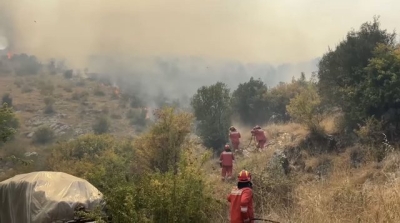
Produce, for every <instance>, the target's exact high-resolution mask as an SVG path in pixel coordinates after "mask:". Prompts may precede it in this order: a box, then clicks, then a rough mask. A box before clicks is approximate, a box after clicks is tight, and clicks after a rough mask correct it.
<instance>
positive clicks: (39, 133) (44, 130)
mask: <svg viewBox="0 0 400 223" xmlns="http://www.w3.org/2000/svg"><path fill="white" fill-rule="evenodd" d="M54 139H55V134H54V131H53V130H52V129H51V128H50V127H48V126H42V127H39V128H38V129H37V130H36V131H35V133H34V136H33V142H34V143H38V144H47V143H50V142H52V141H53V140H54Z"/></svg>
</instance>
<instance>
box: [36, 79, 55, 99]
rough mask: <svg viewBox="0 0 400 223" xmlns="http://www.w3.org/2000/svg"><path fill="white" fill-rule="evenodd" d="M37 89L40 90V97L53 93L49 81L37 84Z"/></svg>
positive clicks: (52, 86) (51, 84)
mask: <svg viewBox="0 0 400 223" xmlns="http://www.w3.org/2000/svg"><path fill="white" fill-rule="evenodd" d="M37 87H38V89H39V90H40V94H41V95H45V96H48V95H52V94H53V92H54V85H53V83H51V81H47V82H45V81H39V82H38V83H37Z"/></svg>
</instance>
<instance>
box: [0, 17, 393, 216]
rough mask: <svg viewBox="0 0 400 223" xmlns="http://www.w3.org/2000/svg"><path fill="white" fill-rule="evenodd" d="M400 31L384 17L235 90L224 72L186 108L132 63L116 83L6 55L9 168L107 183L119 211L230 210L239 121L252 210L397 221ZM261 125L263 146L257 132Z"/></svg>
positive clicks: (2, 66) (6, 172)
mask: <svg viewBox="0 0 400 223" xmlns="http://www.w3.org/2000/svg"><path fill="white" fill-rule="evenodd" d="M395 37H396V34H395V33H388V32H387V31H386V30H381V29H380V27H379V22H378V20H377V19H376V18H375V19H374V21H373V22H372V23H365V24H363V25H362V26H361V27H360V30H359V31H351V32H349V33H348V35H347V36H346V38H345V39H344V40H343V41H342V42H341V43H340V44H339V45H338V46H337V47H336V48H335V49H334V50H329V51H328V52H327V53H326V54H324V55H323V56H322V58H321V60H320V62H319V71H318V73H317V74H314V75H312V76H311V78H306V76H308V75H306V74H305V73H301V75H300V77H299V78H298V79H296V78H293V79H292V81H291V82H286V83H280V84H278V85H276V86H274V87H269V86H267V84H266V83H264V82H263V81H262V80H261V79H255V78H250V80H248V81H247V82H244V83H241V84H239V85H238V86H237V88H235V89H231V88H230V87H228V85H227V84H226V83H224V82H216V83H214V84H212V85H207V86H202V87H200V88H198V89H197V91H196V92H195V93H194V95H190V99H191V100H190V108H188V107H187V103H186V104H184V105H182V104H180V101H179V100H174V99H176V98H168V97H167V96H168V95H163V94H162V93H161V95H158V96H156V97H155V98H152V97H151V96H148V95H147V96H146V94H145V93H146V92H148V90H149V89H144V90H143V89H142V90H141V89H140V85H141V84H140V83H139V82H136V81H128V80H129V79H130V78H128V77H129V75H128V76H127V79H125V80H122V82H124V83H123V84H124V86H123V87H122V85H121V89H119V87H118V86H117V85H118V84H119V83H114V82H113V80H112V78H115V77H107V75H105V76H102V77H101V76H99V75H96V74H93V73H91V74H90V73H88V72H87V70H85V71H84V72H83V73H84V74H83V75H82V72H80V71H77V70H69V69H68V68H66V67H64V66H61V65H59V64H58V65H55V62H54V61H50V62H49V63H47V64H43V63H41V62H38V61H37V59H36V58H35V57H34V56H28V55H25V54H22V55H14V56H11V55H9V56H4V57H2V58H0V84H1V86H0V94H1V95H2V102H5V103H7V104H9V105H12V106H11V108H12V109H10V108H9V107H8V106H7V104H3V106H2V107H1V108H0V109H1V110H0V118H1V119H0V121H1V122H0V139H1V141H2V143H1V144H0V148H1V149H0V158H1V159H0V180H2V179H6V178H8V177H10V176H13V175H15V174H19V173H25V172H31V171H36V170H48V171H61V172H65V173H68V174H71V175H74V176H77V177H81V178H84V179H86V180H88V181H89V182H90V183H92V184H93V185H94V186H95V187H97V188H98V189H99V190H100V191H101V192H102V193H103V194H104V199H105V200H106V202H107V211H106V213H107V216H112V218H113V222H121V223H131V222H149V223H150V222H157V223H158V222H162V223H175V222H182V223H186V222H193V223H206V222H222V223H225V222H229V217H228V212H229V204H228V202H227V199H226V198H227V195H228V194H229V192H230V190H231V188H232V187H233V186H235V184H236V179H235V177H234V178H233V179H232V180H230V181H229V180H227V181H224V180H222V179H221V173H220V172H221V168H220V166H219V160H218V158H219V155H220V153H221V151H222V150H223V148H224V146H225V145H226V144H227V143H230V138H229V135H228V132H229V129H231V126H232V125H233V126H235V127H236V128H237V129H238V130H239V131H240V132H241V134H242V137H241V149H242V150H243V152H242V153H240V152H239V153H235V156H236V161H235V163H234V167H233V172H234V173H233V174H234V176H236V174H237V173H238V171H240V170H242V169H246V170H248V171H250V172H251V173H252V183H253V193H254V194H253V198H254V204H255V215H256V217H261V218H267V219H271V220H275V221H279V222H296V223H297V222H300V223H303V222H304V223H305V222H307V223H308V222H399V221H400V214H399V213H400V208H399V207H400V197H399V196H400V195H399V193H398V190H399V186H398V185H399V179H400V177H399V176H400V175H399V173H400V166H399V165H400V164H399V162H400V154H399V139H400V119H399V117H400V116H399V115H400V102H399V100H398V98H399V95H400V88H398V86H399V85H400V44H399V43H396V41H395ZM121 75H122V74H121ZM120 81H121V80H120ZM138 83H139V84H138ZM181 84H185V82H184V81H182V83H181ZM136 87H137V88H136ZM142 88H143V86H142ZM150 90H152V89H150ZM153 93H154V92H153ZM153 96H154V95H153ZM187 98H188V97H187ZM149 105H151V106H149ZM18 122H19V125H18ZM257 125H260V126H261V127H262V129H263V130H265V133H266V136H267V138H268V145H267V147H266V148H264V149H263V150H258V149H257V148H256V145H255V142H254V141H252V140H251V134H250V131H251V130H252V129H257V128H255V127H254V126H257ZM26 152H30V153H26ZM92 214H93V215H94V216H95V217H96V218H97V220H99V222H102V223H103V222H105V221H104V216H103V214H104V213H102V212H100V211H99V210H97V209H96V210H93V212H92ZM102 217H103V218H102Z"/></svg>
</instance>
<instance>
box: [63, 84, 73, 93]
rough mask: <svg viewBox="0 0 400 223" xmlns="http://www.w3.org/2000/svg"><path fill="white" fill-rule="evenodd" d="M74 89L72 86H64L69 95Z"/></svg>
mask: <svg viewBox="0 0 400 223" xmlns="http://www.w3.org/2000/svg"><path fill="white" fill-rule="evenodd" d="M72 87H73V86H72V84H65V85H63V86H62V88H63V89H64V91H65V92H68V93H70V92H72Z"/></svg>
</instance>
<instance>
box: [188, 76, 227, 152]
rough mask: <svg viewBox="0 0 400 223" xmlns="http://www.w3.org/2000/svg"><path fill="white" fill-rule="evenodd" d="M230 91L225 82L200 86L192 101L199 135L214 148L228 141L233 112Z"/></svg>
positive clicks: (205, 143) (207, 144)
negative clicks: (228, 130)
mask: <svg viewBox="0 0 400 223" xmlns="http://www.w3.org/2000/svg"><path fill="white" fill-rule="evenodd" d="M229 91H230V90H229V89H228V88H227V87H226V85H225V84H224V83H221V82H218V83H216V84H214V85H211V86H208V87H207V86H204V87H201V88H199V89H198V90H197V93H196V94H195V95H194V96H193V98H192V101H191V105H192V107H193V110H194V114H195V116H196V119H197V121H198V126H197V128H198V131H199V135H200V137H201V138H202V140H203V142H204V145H205V146H207V147H211V148H213V149H214V150H217V149H219V148H221V146H223V145H224V144H225V143H226V142H227V141H228V136H227V134H226V131H227V129H228V128H229V127H230V125H231V114H232V111H231V106H230V101H231V98H230V95H229Z"/></svg>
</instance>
